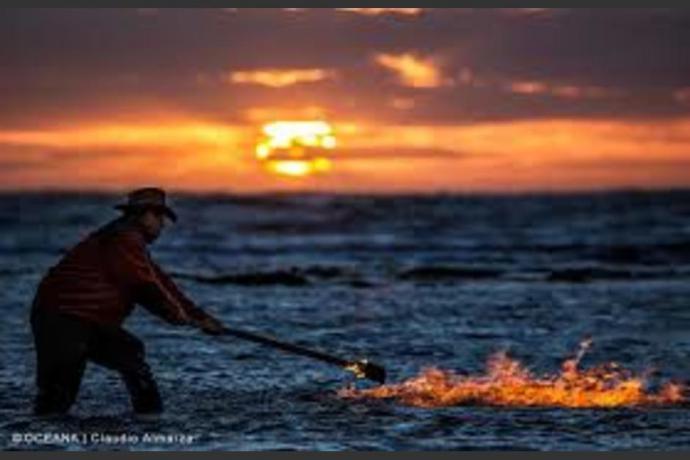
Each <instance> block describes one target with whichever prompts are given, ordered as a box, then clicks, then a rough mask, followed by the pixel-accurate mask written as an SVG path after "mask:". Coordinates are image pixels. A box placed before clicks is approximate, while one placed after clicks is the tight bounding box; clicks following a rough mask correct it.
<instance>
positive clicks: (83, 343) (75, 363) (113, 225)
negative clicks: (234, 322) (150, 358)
mask: <svg viewBox="0 0 690 460" xmlns="http://www.w3.org/2000/svg"><path fill="white" fill-rule="evenodd" d="M116 208H117V209H120V210H121V211H123V215H122V216H121V217H119V218H117V219H115V220H113V221H112V222H110V223H109V224H107V225H105V226H104V227H102V228H100V229H99V230H97V231H96V232H94V233H92V234H91V235H89V236H88V237H87V238H85V239H84V240H83V241H81V242H80V243H79V244H77V245H76V246H75V247H73V248H72V249H70V250H69V252H68V253H67V254H66V255H65V256H64V257H63V258H62V260H60V261H59V262H58V264H57V265H55V266H54V267H52V268H51V269H50V270H49V271H48V273H47V274H46V276H45V277H44V278H43V280H42V281H41V283H40V285H39V288H38V290H37V292H36V296H35V299H34V302H33V306H32V310H31V327H32V331H33V335H34V343H35V347H36V358H37V365H36V384H37V387H38V393H37V395H36V400H35V404H34V412H35V413H36V414H38V415H46V414H56V413H57V414H62V413H66V412H67V411H68V410H69V408H70V407H71V406H72V404H73V403H74V400H75V399H76V396H77V393H78V391H79V384H80V382H81V378H82V375H83V373H84V368H85V366H86V363H87V361H91V362H94V363H97V364H99V365H102V366H105V367H107V368H110V369H113V370H115V371H117V372H119V373H120V375H121V377H122V379H123V380H124V382H125V384H126V387H127V390H128V391H129V394H130V399H131V403H132V406H133V408H134V411H135V412H137V413H157V412H160V411H162V409H163V405H162V402H161V398H160V395H159V393H158V388H157V386H156V382H155V380H154V378H153V376H152V374H151V370H150V368H149V366H148V365H147V363H146V361H145V359H144V345H143V344H142V342H141V341H140V340H139V339H137V338H136V337H135V336H133V335H132V334H131V333H129V332H127V331H126V330H125V329H123V328H122V323H123V321H124V320H125V318H126V317H127V316H128V315H129V314H130V313H131V312H132V310H133V308H134V305H135V304H139V305H142V306H144V307H145V308H147V309H148V310H149V311H150V312H152V313H154V314H155V315H157V316H159V317H161V318H163V319H164V320H166V321H167V322H169V323H171V324H175V325H192V326H196V327H198V328H200V329H201V330H202V331H204V332H206V333H208V334H219V333H221V332H222V330H223V325H222V323H221V322H219V321H218V320H217V319H215V318H214V317H212V316H211V315H209V314H208V313H205V312H204V311H203V310H201V309H200V308H198V307H197V306H195V305H194V303H193V302H192V301H191V300H189V299H188V298H187V297H186V296H185V295H184V294H183V293H182V292H181V291H180V289H179V288H178V287H177V286H176V285H175V283H173V281H172V280H171V279H170V277H169V276H168V275H166V274H165V273H164V272H163V270H161V269H160V267H158V265H156V264H155V263H154V262H153V261H152V260H151V258H150V256H149V254H148V252H147V249H146V246H147V245H148V244H151V243H153V242H154V241H155V240H156V239H157V238H158V236H159V235H160V233H161V230H162V229H163V226H164V218H165V217H167V218H169V219H170V220H171V221H173V222H174V221H176V220H177V217H176V215H175V213H174V212H173V211H172V209H170V208H169V207H168V206H167V204H166V200H165V192H164V191H163V190H160V189H157V188H151V187H149V188H143V189H139V190H135V191H133V192H131V193H130V194H129V196H128V201H127V203H125V204H121V205H118V206H116Z"/></svg>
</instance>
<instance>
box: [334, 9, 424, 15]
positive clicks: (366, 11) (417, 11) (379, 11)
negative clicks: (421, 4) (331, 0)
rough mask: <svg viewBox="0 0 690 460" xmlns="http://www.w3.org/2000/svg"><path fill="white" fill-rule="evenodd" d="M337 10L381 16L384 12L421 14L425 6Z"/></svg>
mask: <svg viewBox="0 0 690 460" xmlns="http://www.w3.org/2000/svg"><path fill="white" fill-rule="evenodd" d="M336 11H344V12H348V13H356V14H361V15H364V16H380V15H384V14H395V15H400V16H419V15H421V14H422V13H423V12H424V8H336Z"/></svg>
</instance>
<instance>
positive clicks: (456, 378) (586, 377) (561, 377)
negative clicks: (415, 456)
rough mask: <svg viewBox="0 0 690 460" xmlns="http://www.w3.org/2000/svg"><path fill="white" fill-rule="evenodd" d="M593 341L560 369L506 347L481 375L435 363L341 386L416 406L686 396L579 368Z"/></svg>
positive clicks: (350, 394) (677, 388)
mask: <svg viewBox="0 0 690 460" xmlns="http://www.w3.org/2000/svg"><path fill="white" fill-rule="evenodd" d="M590 345H591V342H590V341H585V342H582V343H581V344H580V349H579V351H578V353H577V355H576V356H575V357H574V358H571V359H568V360H565V361H564V362H563V364H562V365H561V370H560V372H559V373H557V374H554V375H544V376H535V375H534V374H533V373H531V372H530V371H529V370H527V369H526V368H525V367H524V366H523V365H522V364H521V363H520V362H519V361H517V360H515V359H512V358H510V357H508V356H507V354H506V353H505V352H499V353H496V354H494V355H492V356H491V357H490V358H489V360H488V363H487V367H486V372H485V374H484V375H478V376H471V375H469V376H465V375H459V374H456V373H454V372H451V371H445V370H441V369H436V368H429V369H425V370H423V371H422V372H421V373H420V374H419V375H418V376H416V377H413V378H411V379H409V380H406V381H404V382H402V383H398V384H391V385H383V386H380V387H377V388H372V389H365V390H357V389H353V388H347V389H344V390H341V391H340V395H341V396H343V397H346V398H380V399H395V400H398V401H401V402H402V403H404V404H407V405H411V406H417V407H427V408H432V407H444V406H454V405H491V406H541V407H570V408H605V407H621V406H650V405H670V404H678V403H682V402H684V401H685V397H684V396H683V392H684V388H683V386H682V385H680V384H677V383H666V384H665V385H664V386H663V387H662V388H660V390H659V391H658V392H656V393H654V392H648V391H647V390H646V389H645V378H644V377H643V376H639V375H634V374H633V373H631V372H630V371H628V370H626V369H623V368H622V367H620V366H619V365H617V364H616V363H606V364H601V365H598V366H595V367H592V368H589V369H580V368H579V364H580V360H581V359H582V357H583V356H584V353H585V351H586V350H587V348H589V346H590Z"/></svg>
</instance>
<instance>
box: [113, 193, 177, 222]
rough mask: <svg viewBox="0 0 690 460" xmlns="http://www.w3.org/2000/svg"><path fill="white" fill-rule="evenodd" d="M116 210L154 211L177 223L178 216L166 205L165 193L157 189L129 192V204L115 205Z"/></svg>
mask: <svg viewBox="0 0 690 460" xmlns="http://www.w3.org/2000/svg"><path fill="white" fill-rule="evenodd" d="M115 209H119V210H120V211H127V210H131V209H154V210H158V211H160V212H163V213H164V214H165V215H166V216H167V217H168V218H170V220H172V221H173V222H176V221H177V214H175V211H173V210H172V209H170V207H169V206H168V205H167V204H166V201H165V192H164V191H163V190H161V189H159V188H156V187H146V188H140V189H137V190H134V191H132V192H129V194H127V202H126V203H121V204H118V205H115Z"/></svg>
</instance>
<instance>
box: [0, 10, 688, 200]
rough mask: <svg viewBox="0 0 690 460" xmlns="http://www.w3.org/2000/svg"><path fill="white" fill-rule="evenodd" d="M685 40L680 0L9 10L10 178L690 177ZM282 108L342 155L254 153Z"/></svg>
mask: <svg viewBox="0 0 690 460" xmlns="http://www.w3.org/2000/svg"><path fill="white" fill-rule="evenodd" d="M688 49H690V10H673V9H657V10H655V9H640V10H637V9H616V10H600V9H592V10H590V9H577V10H575V9H538V8H532V9H525V8H522V9H420V8H398V9H391V8H369V9H361V8H344V9H232V8H225V9H198V10H158V9H121V10H113V9H98V10H95V9H94V10H32V9H24V10H21V9H19V10H2V11H0V88H1V91H2V98H1V102H0V189H3V190H15V189H21V190H27V189H29V190H32V189H80V190H83V189H97V190H101V189H105V190H122V189H127V188H131V187H135V186H140V185H159V186H163V187H166V188H169V189H173V190H189V191H214V192H218V191H220V192H242V193H244V192H247V193H252V192H264V191H329V192H330V191H333V192H382V193H394V192H453V191H457V192H484V191H489V192H521V191H533V190H535V191H541V190H546V191H571V190H601V189H619V188H644V189H648V188H655V189H656V188H662V189H665V188H676V187H690V58H689V57H688V56H689V53H688ZM276 121H323V122H326V123H327V124H328V125H329V126H330V127H331V128H332V131H333V136H334V137H335V139H336V141H337V144H336V145H335V148H329V149H328V150H327V151H320V153H319V155H320V156H323V157H324V158H325V159H326V160H327V161H328V165H329V166H328V167H327V168H323V170H321V171H315V172H313V173H305V174H301V175H292V176H291V175H284V174H280V173H277V172H276V171H277V169H276V168H270V167H268V166H269V165H268V164H267V163H266V162H265V161H261V160H260V159H258V158H257V156H256V148H257V144H259V143H260V142H261V141H262V139H264V137H265V134H264V133H263V132H262V128H263V126H264V125H266V124H268V123H272V122H276ZM307 150H309V149H307ZM309 152H310V151H309ZM308 155H311V153H308ZM278 169H279V168H278Z"/></svg>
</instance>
